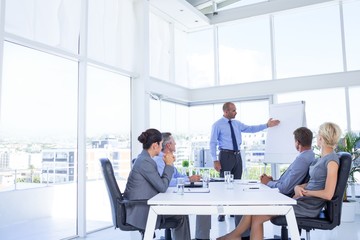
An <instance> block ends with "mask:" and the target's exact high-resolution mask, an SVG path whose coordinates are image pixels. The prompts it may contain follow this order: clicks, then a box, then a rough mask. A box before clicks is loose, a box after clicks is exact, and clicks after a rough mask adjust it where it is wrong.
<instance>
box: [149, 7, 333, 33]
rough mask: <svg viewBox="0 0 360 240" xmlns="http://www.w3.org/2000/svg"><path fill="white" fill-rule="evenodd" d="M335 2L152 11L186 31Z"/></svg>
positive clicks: (156, 9) (174, 8)
mask: <svg viewBox="0 0 360 240" xmlns="http://www.w3.org/2000/svg"><path fill="white" fill-rule="evenodd" d="M332 1H335V0H149V2H150V5H151V7H152V10H153V11H154V12H155V13H157V14H159V15H161V16H163V17H164V18H165V19H167V20H168V21H170V22H173V23H174V24H176V25H177V26H178V27H179V28H180V29H183V30H185V31H194V30H198V29H201V28H204V27H209V26H211V25H214V24H220V23H223V22H228V21H234V20H237V19H243V18H249V17H254V16H259V15H266V14H271V13H275V12H280V11H286V10H290V9H294V8H300V7H305V6H308V5H313V4H319V3H324V2H332Z"/></svg>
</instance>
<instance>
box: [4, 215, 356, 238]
mask: <svg viewBox="0 0 360 240" xmlns="http://www.w3.org/2000/svg"><path fill="white" fill-rule="evenodd" d="M194 222H195V217H194V216H193V215H191V216H190V226H191V233H192V237H195V236H194V232H195V224H194ZM72 225H73V224H71V225H70V224H69V222H68V221H66V220H55V221H54V219H52V220H51V221H49V219H42V220H36V221H31V222H27V223H19V224H16V225H13V226H11V227H8V228H1V229H0V239H1V240H18V239H21V240H59V239H64V238H59V237H57V236H66V235H64V233H65V232H66V231H68V230H69V227H70V228H75V226H72ZM233 227H234V218H231V217H230V216H226V217H225V221H224V222H218V221H217V216H212V229H211V233H210V235H211V239H213V240H214V239H216V237H218V236H220V235H223V234H225V233H227V232H229V231H231V230H232V229H233ZM279 232H280V228H279V227H276V226H273V225H272V224H271V223H266V224H265V226H264V233H265V238H272V237H273V235H274V234H279ZM163 234H164V231H163V230H157V231H156V239H157V240H160V239H162V236H163ZM302 237H304V238H305V233H302ZM311 237H312V239H316V240H339V239H340V240H342V239H346V240H360V214H357V215H356V219H355V222H346V223H345V222H344V223H342V224H341V225H340V226H338V227H337V228H335V229H333V230H332V231H321V230H316V231H312V232H311ZM67 239H71V238H67ZM76 239H79V240H80V239H85V240H141V238H140V234H139V233H138V232H123V231H120V230H119V229H114V228H113V227H109V228H105V229H103V230H101V231H96V232H93V233H89V234H88V235H87V236H86V237H85V238H76Z"/></svg>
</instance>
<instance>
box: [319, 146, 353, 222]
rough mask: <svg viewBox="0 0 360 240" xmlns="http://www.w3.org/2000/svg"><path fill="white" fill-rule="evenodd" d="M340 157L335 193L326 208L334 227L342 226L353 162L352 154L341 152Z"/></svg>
mask: <svg viewBox="0 0 360 240" xmlns="http://www.w3.org/2000/svg"><path fill="white" fill-rule="evenodd" d="M338 156H339V158H340V165H339V170H338V179H337V184H336V189H335V193H334V196H333V198H332V199H331V201H328V202H327V203H326V206H325V213H326V214H327V216H326V217H327V218H328V219H329V220H330V222H332V223H333V225H334V227H335V226H339V225H340V221H341V220H340V219H341V209H342V202H343V197H344V192H345V191H346V186H347V181H348V178H349V173H350V168H351V161H352V158H351V155H350V153H347V152H339V153H338Z"/></svg>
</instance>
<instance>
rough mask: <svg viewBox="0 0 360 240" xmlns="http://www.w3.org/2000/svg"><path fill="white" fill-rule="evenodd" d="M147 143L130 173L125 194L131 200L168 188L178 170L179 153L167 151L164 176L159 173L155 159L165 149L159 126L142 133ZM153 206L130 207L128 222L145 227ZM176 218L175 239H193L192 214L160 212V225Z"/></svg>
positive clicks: (149, 195)
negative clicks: (190, 217) (175, 163)
mask: <svg viewBox="0 0 360 240" xmlns="http://www.w3.org/2000/svg"><path fill="white" fill-rule="evenodd" d="M138 140H139V142H141V143H142V144H143V151H142V152H141V153H140V154H139V156H138V157H137V158H136V160H135V163H134V165H133V168H132V170H131V172H130V174H129V177H128V180H127V183H126V188H125V191H124V197H125V198H126V199H128V200H144V199H150V198H152V197H153V196H155V195H156V194H158V193H162V192H166V190H167V188H168V187H169V183H170V180H171V178H172V175H173V172H174V166H173V163H174V161H175V157H174V155H173V154H172V153H169V154H166V155H164V162H165V168H164V173H163V175H162V176H160V175H159V173H158V170H157V165H156V162H155V161H154V160H153V157H154V156H157V155H158V154H159V153H160V151H161V143H162V136H161V133H160V132H159V131H158V130H156V129H148V130H146V131H145V132H142V133H141V135H140V136H139V137H138ZM148 213H149V206H148V205H145V204H144V205H142V204H137V205H133V206H129V207H127V208H126V215H127V219H126V222H127V223H128V224H131V225H133V226H135V227H138V228H141V229H145V227H146V222H147V217H148ZM169 218H171V219H175V220H176V221H178V222H179V225H178V226H177V227H176V228H175V229H172V235H173V239H175V240H190V239H191V237H190V227H189V218H188V216H168V215H167V216H159V217H158V219H157V223H156V227H157V228H158V227H159V225H160V223H161V221H167V219H169Z"/></svg>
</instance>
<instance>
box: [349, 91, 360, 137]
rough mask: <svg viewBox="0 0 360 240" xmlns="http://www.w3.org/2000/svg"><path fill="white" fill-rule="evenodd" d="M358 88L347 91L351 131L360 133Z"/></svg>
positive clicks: (359, 93)
mask: <svg viewBox="0 0 360 240" xmlns="http://www.w3.org/2000/svg"><path fill="white" fill-rule="evenodd" d="M359 96H360V87H351V88H350V89H349V104H350V106H349V109H350V111H349V112H350V125H351V130H352V131H356V132H360V108H359Z"/></svg>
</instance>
